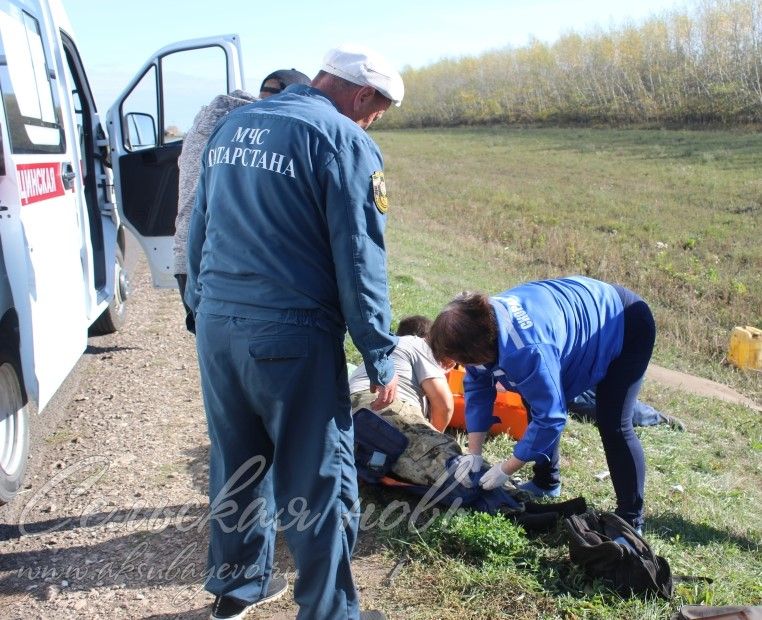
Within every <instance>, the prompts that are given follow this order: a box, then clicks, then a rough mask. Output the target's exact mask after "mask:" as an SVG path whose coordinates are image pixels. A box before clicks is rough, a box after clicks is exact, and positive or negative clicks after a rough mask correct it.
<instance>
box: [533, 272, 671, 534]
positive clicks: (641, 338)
mask: <svg viewBox="0 0 762 620" xmlns="http://www.w3.org/2000/svg"><path fill="white" fill-rule="evenodd" d="M615 288H616V289H617V292H618V293H619V296H620V297H621V298H622V304H623V306H624V338H623V342H622V352H621V353H620V355H619V357H617V358H616V359H615V360H613V361H612V362H611V364H610V365H609V368H608V372H607V373H606V376H605V377H603V379H602V380H601V382H600V383H599V384H598V385H597V387H596V397H597V404H596V419H597V421H598V432H599V434H600V436H601V441H602V443H603V450H604V453H605V454H606V463H607V464H608V467H609V473H610V474H611V482H612V483H613V485H614V492H615V493H616V499H617V508H616V514H618V515H619V516H620V517H622V518H623V519H624V520H625V521H627V522H628V523H630V524H632V525H634V526H635V527H641V526H642V524H643V496H644V488H645V481H646V462H645V457H644V455H643V446H642V445H641V444H640V440H639V439H638V436H637V435H636V434H635V430H634V428H633V424H632V420H633V414H634V410H635V403H636V401H637V398H638V392H639V391H640V386H641V385H642V383H643V375H645V373H646V369H647V368H648V362H649V361H650V359H651V354H652V353H653V348H654V342H655V340H656V324H655V323H654V318H653V315H652V314H651V310H650V308H649V307H648V304H646V302H645V301H643V300H642V299H641V298H640V297H638V296H637V295H636V294H635V293H633V292H632V291H630V290H627V289H625V288H622V287H619V286H615ZM558 463H559V451H558V446H556V449H555V451H554V453H553V455H552V458H551V460H550V462H548V463H542V464H535V466H534V478H533V480H534V483H535V484H536V485H537V486H539V487H541V488H544V489H550V488H552V487H554V486H556V485H558V484H560V481H561V478H560V473H559V467H558Z"/></svg>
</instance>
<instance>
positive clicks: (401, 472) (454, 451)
mask: <svg viewBox="0 0 762 620" xmlns="http://www.w3.org/2000/svg"><path fill="white" fill-rule="evenodd" d="M350 398H351V402H352V413H354V412H355V411H357V410H358V409H361V408H363V407H364V408H366V409H370V404H371V403H372V402H373V401H374V400H376V395H375V394H371V393H370V392H358V393H356V394H352V395H351V397H350ZM375 413H377V414H378V415H380V416H381V417H383V418H384V420H386V421H387V422H389V424H392V425H393V426H394V427H395V428H396V429H397V430H399V431H400V432H401V433H403V434H404V435H405V437H407V439H408V446H407V448H406V449H405V451H404V452H403V453H402V455H401V456H400V457H399V459H397V462H396V463H394V465H393V466H392V473H394V475H396V476H398V477H400V478H402V479H404V480H406V481H408V482H413V483H415V484H424V485H426V486H431V485H433V484H434V483H436V481H437V480H438V479H439V478H440V477H441V476H442V474H443V473H444V471H445V465H446V463H447V461H448V459H450V458H451V457H453V456H459V455H461V454H463V451H462V450H461V448H460V445H458V442H457V441H455V439H453V438H452V437H451V436H450V435H447V434H446V433H440V432H439V431H438V430H437V429H435V428H434V427H433V426H432V425H431V423H430V422H429V421H428V420H427V419H426V418H424V417H423V412H422V411H421V409H420V408H419V407H416V406H415V405H412V404H410V403H406V402H403V401H401V400H397V399H395V400H394V402H392V404H391V405H389V406H388V407H386V408H385V409H382V410H381V411H376V412H375Z"/></svg>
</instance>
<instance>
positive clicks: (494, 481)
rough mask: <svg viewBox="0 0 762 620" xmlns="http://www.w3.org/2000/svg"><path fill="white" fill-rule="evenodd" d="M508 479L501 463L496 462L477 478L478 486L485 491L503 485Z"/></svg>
mask: <svg viewBox="0 0 762 620" xmlns="http://www.w3.org/2000/svg"><path fill="white" fill-rule="evenodd" d="M508 480H510V476H509V475H508V474H506V473H505V472H504V471H503V463H502V462H501V463H498V464H497V465H493V466H492V467H490V468H489V469H488V470H487V472H486V473H485V474H484V475H483V476H482V477H481V478H479V486H480V487H481V488H482V489H484V490H485V491H489V490H491V489H496V488H498V487H501V486H503V485H504V484H505V483H506V482H508Z"/></svg>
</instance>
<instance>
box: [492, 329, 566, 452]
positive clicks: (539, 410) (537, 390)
mask: <svg viewBox="0 0 762 620" xmlns="http://www.w3.org/2000/svg"><path fill="white" fill-rule="evenodd" d="M500 366H501V368H503V369H504V370H505V369H510V375H509V377H510V379H511V381H512V382H514V383H515V389H516V391H517V392H519V394H521V396H522V397H523V398H524V400H526V402H527V404H528V405H529V407H530V410H531V418H532V419H531V421H530V423H529V426H527V430H526V432H525V433H524V436H523V437H522V438H521V439H520V440H519V441H518V443H516V446H515V447H514V449H513V454H514V456H516V458H518V459H520V460H522V461H535V462H537V461H540V462H542V461H548V460H550V457H551V455H552V453H553V449H554V448H555V446H556V444H557V443H558V441H559V439H560V437H561V432H562V431H563V429H564V426H565V425H566V418H567V415H566V402H565V399H564V395H563V390H562V388H561V362H560V359H559V354H558V350H557V349H556V348H555V347H553V346H552V345H547V344H538V345H531V346H527V347H523V348H521V349H519V350H517V351H516V352H514V353H512V354H511V355H510V356H509V357H508V358H503V359H501V360H500ZM506 372H507V371H506Z"/></svg>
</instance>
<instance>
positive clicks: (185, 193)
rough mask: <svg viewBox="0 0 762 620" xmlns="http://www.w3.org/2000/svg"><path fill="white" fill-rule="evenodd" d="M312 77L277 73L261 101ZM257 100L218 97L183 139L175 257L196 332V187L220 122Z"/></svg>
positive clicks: (237, 92)
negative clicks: (190, 252) (192, 247)
mask: <svg viewBox="0 0 762 620" xmlns="http://www.w3.org/2000/svg"><path fill="white" fill-rule="evenodd" d="M309 83H310V78H308V77H307V76H306V75H304V73H302V72H301V71H297V70H296V69H279V70H278V71H273V72H272V73H271V74H270V75H268V76H267V77H266V78H265V79H264V80H262V85H261V86H260V87H259V99H266V98H267V97H270V96H272V95H277V94H278V93H280V92H281V91H282V90H283V89H284V88H286V86H289V85H290V84H309ZM255 101H257V97H255V96H254V95H252V94H250V93H247V92H246V91H243V90H235V91H233V92H232V93H230V94H229V95H217V96H216V97H215V98H214V99H213V100H212V101H211V102H210V103H209V105H205V106H204V107H203V108H201V110H200V111H199V112H198V114H196V117H195V118H194V119H193V124H192V125H191V128H190V129H189V130H188V133H187V134H186V135H185V138H184V139H183V148H182V151H181V152H180V158H179V159H178V161H177V165H178V166H179V168H180V181H179V187H178V189H179V193H178V203H177V219H175V237H174V255H175V279H176V280H177V285H178V288H179V289H180V298H181V299H182V300H183V306H185V312H186V319H185V322H186V326H187V327H188V329H189V330H190V331H194V329H195V327H194V326H193V317H192V316H191V314H190V308H188V306H187V305H186V304H185V299H184V298H185V283H186V281H187V278H188V275H187V265H186V263H187V262H188V259H187V255H186V245H187V244H188V225H189V222H190V214H191V211H192V210H193V203H194V202H195V200H196V188H197V187H198V174H199V169H200V167H201V154H202V153H203V151H204V147H205V146H206V142H207V140H209V136H210V135H211V134H212V131H213V130H214V128H215V127H216V126H217V122H218V121H219V120H220V119H221V118H222V117H223V116H225V115H226V114H228V113H230V112H232V111H233V110H235V109H236V108H239V107H241V106H242V105H247V104H249V103H253V102H255Z"/></svg>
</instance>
